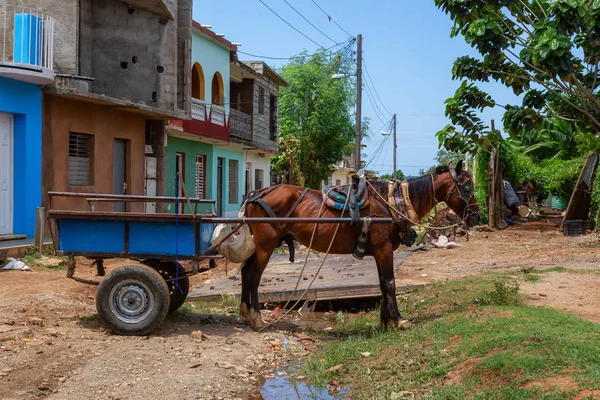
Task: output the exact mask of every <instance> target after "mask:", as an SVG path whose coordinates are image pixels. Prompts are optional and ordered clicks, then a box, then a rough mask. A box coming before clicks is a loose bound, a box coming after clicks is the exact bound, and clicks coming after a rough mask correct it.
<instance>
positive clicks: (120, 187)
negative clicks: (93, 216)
mask: <svg viewBox="0 0 600 400" xmlns="http://www.w3.org/2000/svg"><path fill="white" fill-rule="evenodd" d="M113 166H114V177H113V182H114V188H113V190H114V192H115V194H127V172H126V171H127V140H125V139H115V144H114V162H113ZM125 209H126V207H125V203H115V205H114V211H116V212H125Z"/></svg>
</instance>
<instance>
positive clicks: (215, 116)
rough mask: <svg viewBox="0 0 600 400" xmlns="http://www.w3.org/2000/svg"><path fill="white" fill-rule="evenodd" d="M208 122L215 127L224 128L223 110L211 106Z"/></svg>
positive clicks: (219, 107) (213, 105)
mask: <svg viewBox="0 0 600 400" xmlns="http://www.w3.org/2000/svg"><path fill="white" fill-rule="evenodd" d="M210 122H212V123H213V124H215V125H221V126H225V108H223V107H221V106H217V105H215V104H211V106H210Z"/></svg>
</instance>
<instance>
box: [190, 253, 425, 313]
mask: <svg viewBox="0 0 600 400" xmlns="http://www.w3.org/2000/svg"><path fill="white" fill-rule="evenodd" d="M407 255H408V253H407V252H394V267H395V268H397V267H398V266H399V265H401V264H402V262H403V261H404V259H405V258H406V257H407ZM305 257H306V254H296V262H295V263H293V264H292V263H290V262H289V259H288V255H287V254H274V255H273V256H272V257H271V260H270V262H269V265H268V266H267V269H266V270H265V272H264V274H263V276H262V279H261V284H260V287H259V301H260V302H261V303H265V302H270V303H278V302H285V301H288V299H290V296H291V300H292V301H296V300H298V299H299V298H300V296H301V295H302V293H303V292H304V290H305V289H306V288H307V287H308V285H309V284H310V282H311V280H312V279H313V277H314V276H315V273H316V271H317V270H318V268H319V266H320V265H321V262H322V260H323V257H324V255H323V254H318V255H317V254H311V255H310V256H309V259H308V262H307V265H306V269H305V270H304V274H303V278H302V279H301V280H300V285H299V286H298V290H297V291H296V292H295V293H294V287H295V286H296V282H297V281H298V276H299V274H300V271H301V270H302V265H303V264H304V258H305ZM424 286H425V284H424V283H423V282H416V281H404V280H403V281H399V280H397V281H396V291H397V292H398V293H406V292H409V291H411V290H413V289H415V288H419V287H424ZM241 288H242V282H241V274H240V272H239V271H237V272H236V273H235V274H233V275H231V276H229V277H227V278H221V279H217V280H214V281H210V280H209V281H206V282H205V284H204V286H202V287H200V288H195V289H192V290H191V291H190V294H189V295H188V298H192V299H202V300H218V299H220V298H221V296H222V295H224V294H226V295H235V296H238V297H239V295H240V293H241ZM292 294H293V296H292ZM380 295H381V291H380V289H379V277H378V275H377V266H376V265H375V260H374V259H373V258H372V257H365V259H363V260H356V259H355V258H354V257H352V255H350V254H347V255H346V254H344V255H330V256H328V257H327V260H326V261H325V265H324V266H323V268H322V269H321V271H320V273H319V275H318V276H317V279H315V282H314V283H313V285H312V286H311V288H310V289H309V290H308V292H307V293H306V296H305V297H304V299H306V300H309V301H316V300H339V299H351V298H365V297H378V296H380Z"/></svg>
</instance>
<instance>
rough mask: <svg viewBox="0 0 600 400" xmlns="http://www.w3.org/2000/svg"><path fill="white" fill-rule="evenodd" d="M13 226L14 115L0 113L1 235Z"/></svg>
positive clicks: (10, 230)
mask: <svg viewBox="0 0 600 400" xmlns="http://www.w3.org/2000/svg"><path fill="white" fill-rule="evenodd" d="M12 226H13V117H12V115H10V114H2V113H0V235H10V234H12V233H13V232H12Z"/></svg>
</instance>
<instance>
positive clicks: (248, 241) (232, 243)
mask: <svg viewBox="0 0 600 400" xmlns="http://www.w3.org/2000/svg"><path fill="white" fill-rule="evenodd" d="M244 209H245V207H244V206H242V209H241V210H240V212H239V214H238V216H239V217H240V218H242V217H243V216H244V211H243V210H244ZM234 229H235V226H232V225H228V224H219V225H217V227H216V228H215V231H214V232H213V236H212V240H211V241H210V243H211V245H213V246H214V245H215V244H217V243H219V242H220V241H221V240H223V238H224V237H226V236H227V235H229V234H230V233H231V232H232V231H233V230H234ZM255 250H256V245H255V244H254V238H253V237H252V234H251V233H250V228H249V227H248V225H246V224H244V225H242V227H241V228H240V229H239V230H238V231H237V233H235V234H233V235H232V236H230V237H229V238H228V239H227V240H225V241H224V242H223V243H221V245H220V246H219V252H220V253H221V254H222V255H223V257H225V258H226V259H228V260H229V261H231V262H234V263H243V262H244V261H246V260H247V259H248V258H250V256H251V255H252V254H254V251H255Z"/></svg>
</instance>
